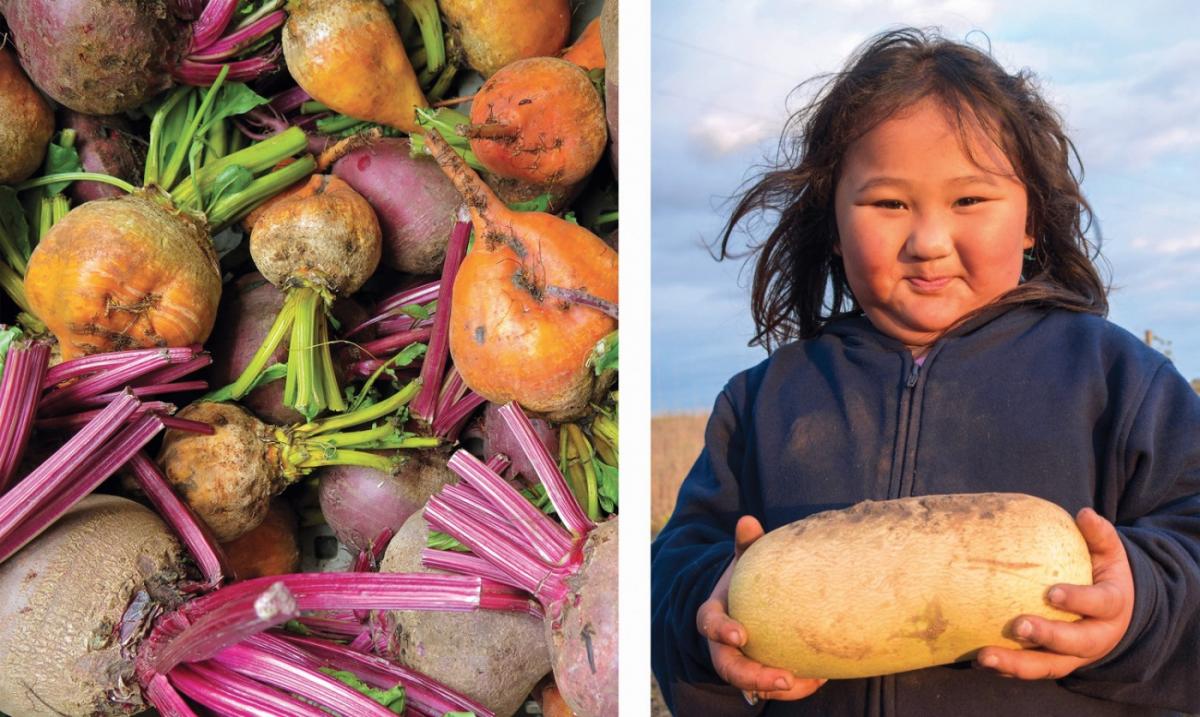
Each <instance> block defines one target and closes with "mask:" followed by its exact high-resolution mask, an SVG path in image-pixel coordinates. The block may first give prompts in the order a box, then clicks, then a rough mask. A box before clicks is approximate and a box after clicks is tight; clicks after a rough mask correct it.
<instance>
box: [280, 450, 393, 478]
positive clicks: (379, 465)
mask: <svg viewBox="0 0 1200 717" xmlns="http://www.w3.org/2000/svg"><path fill="white" fill-rule="evenodd" d="M310 455H311V454H310ZM292 465H293V466H295V467H296V468H298V469H301V471H303V472H307V471H310V470H313V469H314V468H323V467H325V466H363V467H364V468H374V469H375V470H377V471H382V472H384V473H391V472H392V471H393V470H395V468H396V459H394V458H392V457H390V456H381V455H379V454H378V453H368V452H366V451H347V450H340V451H337V452H336V453H335V455H334V457H332V458H327V457H326V456H325V455H324V454H321V456H320V457H319V458H317V457H314V458H309V457H307V456H306V457H304V458H302V459H300V460H298V461H295V462H293V463H292Z"/></svg>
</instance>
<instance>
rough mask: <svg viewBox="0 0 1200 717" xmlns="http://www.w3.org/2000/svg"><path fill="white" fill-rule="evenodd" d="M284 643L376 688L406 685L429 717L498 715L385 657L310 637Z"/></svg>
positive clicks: (416, 705)
mask: <svg viewBox="0 0 1200 717" xmlns="http://www.w3.org/2000/svg"><path fill="white" fill-rule="evenodd" d="M282 639H284V640H287V641H288V642H291V643H293V644H296V645H299V646H301V647H303V648H304V649H306V650H308V651H309V652H311V653H313V654H315V655H317V656H319V657H321V658H323V659H324V660H325V661H326V663H327V664H328V665H329V666H330V667H333V668H335V669H339V670H347V671H349V672H353V673H354V674H355V675H357V676H358V678H359V679H361V680H363V681H365V682H370V683H372V684H374V685H375V686H376V687H384V686H387V685H391V684H395V682H396V681H397V680H398V681H400V682H402V683H404V689H405V696H406V698H407V699H408V700H411V702H412V705H413V707H414V708H417V709H420V710H423V711H425V712H426V713H428V714H434V715H438V716H439V717H440V715H444V714H445V713H447V712H474V713H475V714H476V716H477V717H495V713H494V712H492V711H490V710H489V709H488V708H487V707H484V706H483V705H482V704H480V703H478V702H476V701H475V700H472V699H471V698H470V697H467V696H466V695H464V694H460V693H459V692H456V691H455V690H453V689H451V688H449V687H446V686H445V685H443V684H441V683H440V682H438V681H436V680H434V679H432V678H430V677H428V676H426V675H423V674H421V673H420V672H417V671H416V670H412V669H409V668H407V667H404V666H402V665H398V664H395V663H392V662H389V661H387V660H385V659H383V658H381V657H376V656H374V655H367V654H363V653H361V652H359V651H356V650H353V649H350V648H348V647H345V646H342V645H338V644H335V643H331V642H328V641H325V640H317V639H313V638H310V637H298V636H294V635H285V636H283V638H282Z"/></svg>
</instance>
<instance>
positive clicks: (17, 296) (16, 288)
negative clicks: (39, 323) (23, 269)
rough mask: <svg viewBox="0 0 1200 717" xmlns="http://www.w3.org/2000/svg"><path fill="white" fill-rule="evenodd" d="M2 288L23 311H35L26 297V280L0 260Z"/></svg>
mask: <svg viewBox="0 0 1200 717" xmlns="http://www.w3.org/2000/svg"><path fill="white" fill-rule="evenodd" d="M0 288H3V289H4V293H6V294H8V295H9V297H10V298H11V299H12V300H13V303H14V304H16V305H17V306H19V307H20V308H21V311H24V312H25V313H27V314H32V313H33V311H32V310H31V309H30V308H29V301H28V300H27V299H26V298H25V280H24V279H22V278H21V275H20V274H18V273H17V272H15V271H13V269H12V267H10V266H9V265H8V264H5V263H4V262H0Z"/></svg>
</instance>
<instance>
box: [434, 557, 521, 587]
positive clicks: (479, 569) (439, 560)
mask: <svg viewBox="0 0 1200 717" xmlns="http://www.w3.org/2000/svg"><path fill="white" fill-rule="evenodd" d="M421 564H422V565H424V566H425V567H427V568H435V569H437V570H447V571H449V572H452V573H458V574H459V575H478V576H479V577H481V578H487V579H488V580H495V581H496V582H498V583H504V584H505V585H509V586H511V587H514V588H518V589H520V587H521V586H520V585H514V584H513V580H512V578H510V577H509V576H508V573H506V572H504V571H503V570H501V569H500V568H497V567H495V566H493V565H492V564H491V563H489V562H488V561H486V560H484V559H483V558H479V557H476V556H474V555H471V554H470V553H460V552H457V551H454V550H434V549H433V548H422V549H421Z"/></svg>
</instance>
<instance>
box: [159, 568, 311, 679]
mask: <svg viewBox="0 0 1200 717" xmlns="http://www.w3.org/2000/svg"><path fill="white" fill-rule="evenodd" d="M299 614H300V613H299V611H298V610H297V609H296V601H295V600H294V599H293V598H292V595H291V593H290V592H288V589H287V588H286V587H284V586H283V583H281V582H276V583H272V584H271V585H269V586H267V588H266V589H265V590H263V591H261V592H260V593H259V594H258V595H257V596H255V597H254V600H253V601H252V602H250V603H249V604H247V603H246V602H245V601H232V602H226V603H223V604H221V605H219V606H218V607H216V608H214V609H212V610H210V611H209V612H206V613H205V614H204V615H201V616H200V617H198V618H196V619H195V621H194V622H192V624H190V625H188V626H187V627H185V628H184V629H183V631H182V632H180V633H179V634H178V635H175V636H174V637H173V638H172V639H170V640H169V641H167V642H166V644H161V645H159V646H158V647H157V649H155V650H154V653H153V656H152V657H151V659H150V660H149V661H147V663H146V664H148V665H149V667H150V669H152V670H154V671H155V672H157V673H159V674H167V673H169V672H170V671H171V670H172V669H174V667H175V666H176V665H178V664H179V663H181V662H199V661H201V660H207V659H208V658H210V657H212V656H213V655H215V654H217V653H218V652H220V651H222V650H224V649H225V648H227V647H229V646H231V645H234V644H236V643H239V642H241V641H242V640H244V639H245V638H247V637H250V636H251V635H255V634H257V633H260V632H262V631H263V630H266V629H268V628H272V627H274V626H276V625H281V624H283V623H285V622H287V621H288V620H291V619H293V618H295V617H297V616H299Z"/></svg>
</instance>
